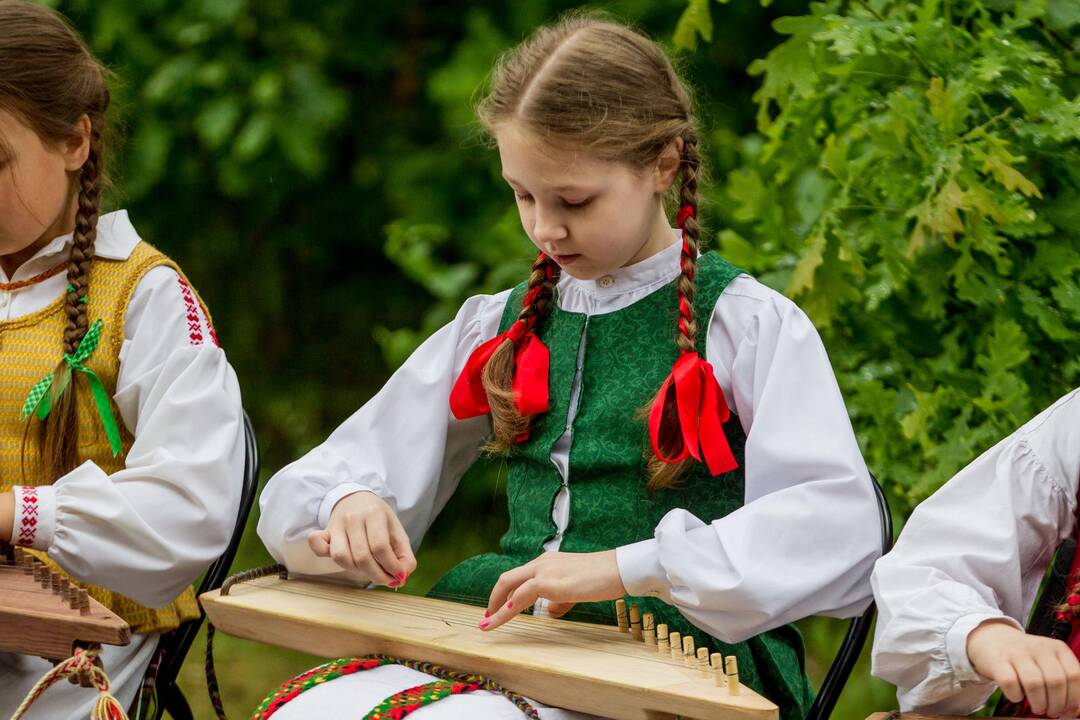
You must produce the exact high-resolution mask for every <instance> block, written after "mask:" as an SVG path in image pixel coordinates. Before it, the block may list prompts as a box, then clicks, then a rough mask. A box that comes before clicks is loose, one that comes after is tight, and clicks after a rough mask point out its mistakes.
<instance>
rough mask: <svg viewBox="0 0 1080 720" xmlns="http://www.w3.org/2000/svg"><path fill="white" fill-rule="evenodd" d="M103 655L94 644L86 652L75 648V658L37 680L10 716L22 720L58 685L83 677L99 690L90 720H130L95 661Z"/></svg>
mask: <svg viewBox="0 0 1080 720" xmlns="http://www.w3.org/2000/svg"><path fill="white" fill-rule="evenodd" d="M100 653H101V646H100V645H91V646H90V647H89V648H85V649H84V648H75V654H74V655H72V656H71V657H69V658H68V659H67V660H64V661H63V662H62V663H59V664H58V665H57V666H56V667H54V668H53V669H52V670H50V671H49V672H47V673H45V674H44V675H43V676H42V678H41V679H40V680H38V681H37V684H36V685H34V687H33V688H32V689H31V690H30V693H29V694H28V695H27V696H26V699H25V700H23V701H22V704H21V705H19V709H18V710H16V711H15V714H14V715H12V716H11V720H19V719H20V718H21V717H22V716H23V715H25V714H26V712H27V711H28V710H29V709H30V706H31V705H33V704H34V701H36V700H37V699H38V698H39V697H41V696H42V695H43V694H44V693H45V691H46V690H48V689H49V688H50V687H52V686H53V685H55V684H56V683H57V682H59V681H61V680H64V679H67V678H70V677H77V676H80V675H85V676H87V677H89V678H90V682H91V684H92V685H93V686H94V687H95V688H96V689H97V691H98V699H97V702H95V703H94V708H93V710H91V712H90V720H128V716H127V713H125V712H124V709H123V708H122V707H120V703H119V702H117V700H116V698H115V697H113V695H112V693H111V692H110V685H109V678H108V676H107V675H106V674H105V670H103V669H102V668H101V667H100V666H99V665H98V664H97V663H95V662H94V661H95V660H96V659H97V657H98V655H99V654H100Z"/></svg>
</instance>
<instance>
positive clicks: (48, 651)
mask: <svg viewBox="0 0 1080 720" xmlns="http://www.w3.org/2000/svg"><path fill="white" fill-rule="evenodd" d="M88 600H89V608H88V610H87V611H86V612H83V611H81V610H79V609H73V608H71V607H70V606H69V604H68V602H67V601H66V600H64V598H63V597H61V596H60V595H59V594H58V593H56V592H54V591H53V590H52V588H51V587H47V588H43V587H41V585H40V583H38V581H37V580H35V579H34V576H33V575H28V574H26V573H24V572H23V570H22V568H19V567H14V566H12V565H7V564H3V565H0V652H9V653H18V654H22V655H36V656H39V657H43V658H48V659H49V660H64V659H66V658H69V657H71V655H72V652H73V645H74V643H75V642H76V641H78V642H83V643H103V644H106V645H127V644H128V643H129V642H130V641H131V630H130V628H129V627H128V625H127V623H125V622H124V621H123V620H121V619H120V618H119V617H117V616H116V615H114V614H113V613H112V612H110V611H109V610H108V609H107V608H105V607H104V606H103V605H101V604H100V603H99V602H97V601H96V600H94V599H93V598H88Z"/></svg>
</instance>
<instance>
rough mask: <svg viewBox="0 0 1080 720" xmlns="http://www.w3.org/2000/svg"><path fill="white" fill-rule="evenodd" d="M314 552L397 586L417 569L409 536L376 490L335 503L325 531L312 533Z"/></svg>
mask: <svg viewBox="0 0 1080 720" xmlns="http://www.w3.org/2000/svg"><path fill="white" fill-rule="evenodd" d="M308 545H309V546H310V547H311V551H312V552H314V553H315V554H316V555H318V556H319V557H329V558H332V559H333V560H334V562H336V563H337V564H338V565H340V566H341V567H343V568H345V569H346V570H355V571H358V572H360V573H363V575H364V576H365V577H367V578H368V579H370V580H371V581H372V582H375V583H378V584H379V585H386V586H388V587H392V588H396V587H401V586H402V585H404V584H405V580H406V579H408V577H409V575H411V574H412V571H413V570H415V569H416V557H414V556H413V552H412V547H411V546H410V545H409V536H408V535H407V534H406V533H405V528H403V527H402V526H401V521H400V520H398V517H397V515H395V514H394V511H393V510H392V509H390V506H389V505H387V504H386V502H385V501H384V500H383V499H382V498H380V497H379V496H378V495H375V494H374V493H372V492H368V491H361V492H356V493H353V494H352V495H347V496H345V497H344V498H342V499H341V500H339V501H338V503H337V504H336V505H334V509H333V510H332V511H331V512H330V522H328V523H327V524H326V529H325V530H317V531H316V532H313V533H311V534H310V535H308Z"/></svg>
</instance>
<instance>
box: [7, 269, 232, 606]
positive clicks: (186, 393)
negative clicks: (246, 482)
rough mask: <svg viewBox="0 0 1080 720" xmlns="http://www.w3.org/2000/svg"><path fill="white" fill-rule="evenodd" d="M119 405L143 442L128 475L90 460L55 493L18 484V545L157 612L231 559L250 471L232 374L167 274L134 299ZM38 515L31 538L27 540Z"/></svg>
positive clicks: (154, 275)
mask: <svg viewBox="0 0 1080 720" xmlns="http://www.w3.org/2000/svg"><path fill="white" fill-rule="evenodd" d="M113 399H114V400H115V402H116V406H117V408H118V409H119V411H120V417H119V418H118V420H119V421H120V422H123V423H124V425H125V426H126V427H127V429H128V430H129V431H131V433H132V435H134V437H135V440H134V442H133V443H132V445H131V448H130V449H129V450H128V453H127V458H126V462H125V467H124V469H123V470H120V471H119V472H115V473H113V474H112V475H108V474H106V473H105V471H104V470H102V469H101V468H100V467H99V466H98V465H96V464H95V463H93V462H91V461H87V462H85V463H83V464H82V465H80V466H79V467H77V468H75V469H74V470H72V471H71V472H70V473H68V474H67V475H65V476H63V477H61V478H60V479H58V480H57V481H56V482H55V483H54V484H53V485H51V486H44V487H36V488H30V487H16V488H15V499H16V518H15V528H14V529H15V533H14V534H15V539H16V541H21V542H22V543H23V544H26V545H29V546H32V547H36V548H38V549H42V550H47V551H48V554H49V557H51V558H52V559H53V560H55V561H56V562H57V563H58V564H59V565H60V566H61V567H63V568H64V569H65V570H67V571H68V572H70V573H71V575H72V576H73V577H75V578H77V579H79V580H83V581H85V582H90V583H93V584H95V585H101V586H104V587H107V588H109V589H112V590H115V591H117V592H120V593H122V594H124V595H127V596H129V597H131V598H133V599H134V600H136V601H138V602H141V603H144V604H146V605H149V606H151V607H157V606H161V605H164V604H166V603H168V602H170V601H171V600H173V599H174V598H175V597H176V596H177V595H179V594H180V592H181V591H183V589H184V588H185V587H187V586H188V585H189V584H190V583H191V582H192V581H193V580H194V579H195V578H196V577H198V575H199V574H200V573H201V572H202V571H203V570H205V569H206V566H207V565H208V564H209V563H210V562H211V561H213V560H214V558H216V557H217V556H218V555H220V554H221V553H222V551H224V549H225V546H226V545H227V544H228V541H229V538H230V535H231V533H232V530H233V526H234V524H235V522H236V513H237V510H238V508H239V502H240V478H241V474H242V472H243V466H244V446H243V422H242V413H243V409H242V406H241V402H240V388H239V385H238V383H237V380H236V374H235V373H234V372H233V369H232V367H230V365H229V363H228V361H227V360H226V358H225V353H224V352H223V351H222V350H221V348H220V347H218V346H217V342H216V338H215V336H214V332H213V328H212V327H211V326H210V323H209V321H208V319H207V318H206V316H205V314H204V313H203V312H202V309H201V308H200V307H199V306H198V303H197V301H196V299H195V296H194V292H193V291H192V290H191V288H190V286H188V284H187V283H186V281H184V280H183V279H182V278H181V277H180V276H179V275H177V273H176V272H175V271H174V270H172V269H171V268H168V267H157V268H154V269H152V270H150V271H149V272H148V273H147V274H146V275H145V276H144V277H143V278H142V279H141V280H140V281H139V284H138V285H137V286H136V288H135V291H134V293H133V294H132V298H131V301H130V304H129V305H128V309H127V313H126V317H125V325H124V341H123V344H122V346H121V350H120V369H119V373H118V376H117V383H116V394H115V395H114V396H113ZM30 519H33V520H36V521H37V522H36V524H35V525H34V527H35V532H34V533H33V537H27V535H26V533H20V529H21V526H23V525H27V524H29V523H28V521H29V520H30Z"/></svg>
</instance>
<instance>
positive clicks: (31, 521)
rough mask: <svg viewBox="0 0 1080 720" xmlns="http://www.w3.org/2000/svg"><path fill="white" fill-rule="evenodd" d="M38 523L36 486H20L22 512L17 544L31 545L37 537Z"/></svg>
mask: <svg viewBox="0 0 1080 720" xmlns="http://www.w3.org/2000/svg"><path fill="white" fill-rule="evenodd" d="M37 524H38V494H37V488H36V487H33V486H32V485H27V486H23V488H22V513H21V514H20V520H19V537H18V539H17V540H16V544H17V545H21V546H23V547H33V545H34V540H35V538H36V537H37Z"/></svg>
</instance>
